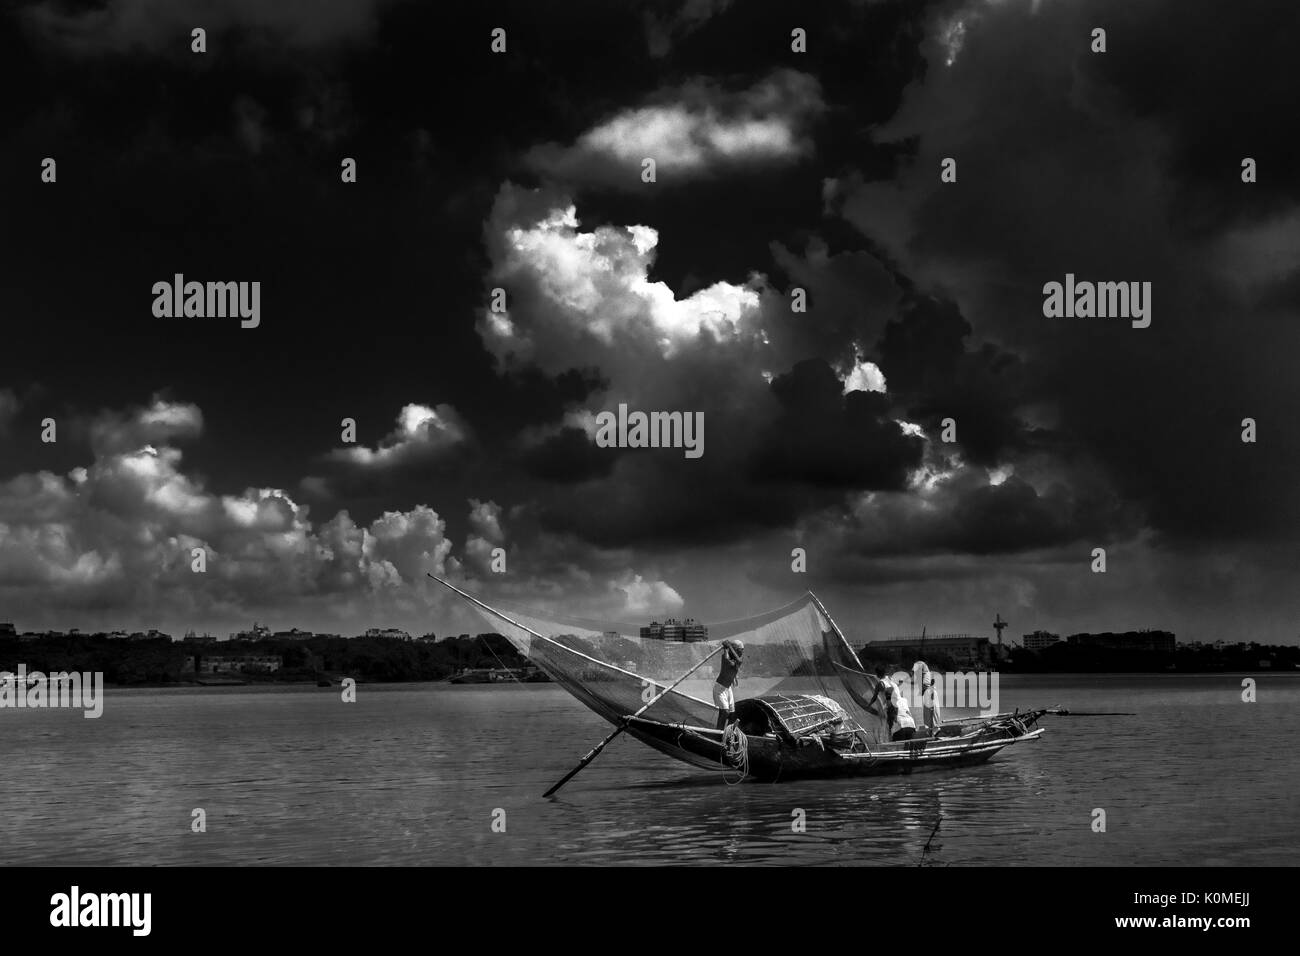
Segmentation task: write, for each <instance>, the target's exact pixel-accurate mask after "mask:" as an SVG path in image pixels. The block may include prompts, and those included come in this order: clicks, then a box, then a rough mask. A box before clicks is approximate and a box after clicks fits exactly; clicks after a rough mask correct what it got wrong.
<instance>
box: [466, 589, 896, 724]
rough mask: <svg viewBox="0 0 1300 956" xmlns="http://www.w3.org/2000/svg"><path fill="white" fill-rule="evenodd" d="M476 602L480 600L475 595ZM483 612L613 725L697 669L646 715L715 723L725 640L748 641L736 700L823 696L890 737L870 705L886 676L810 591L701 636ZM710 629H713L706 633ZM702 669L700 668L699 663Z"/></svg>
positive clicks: (498, 609)
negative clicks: (874, 670) (880, 677)
mask: <svg viewBox="0 0 1300 956" xmlns="http://www.w3.org/2000/svg"><path fill="white" fill-rule="evenodd" d="M471 600H476V599H473V598H471ZM475 608H476V610H478V611H479V613H480V614H481V615H482V616H483V617H484V618H485V619H486V620H487V621H488V622H489V623H490V624H491V625H492V627H493V629H494V630H496V631H497V632H498V633H500V634H502V635H503V636H505V637H506V638H507V639H509V640H510V642H511V643H512V644H513V645H514V646H515V648H516V649H517V650H518V651H519V652H520V653H521V654H524V655H525V656H527V657H528V658H529V659H531V660H532V661H533V662H534V663H536V664H537V665H538V666H539V667H540V668H541V669H542V670H544V671H545V672H546V673H547V675H549V676H550V678H551V679H552V680H554V681H555V682H556V683H558V684H560V685H561V686H562V687H564V688H565V689H566V690H567V691H568V692H569V693H571V694H573V696H575V697H577V698H578V699H579V700H580V701H582V702H583V703H584V704H586V705H587V706H588V707H590V708H591V709H592V710H593V711H595V712H596V713H597V714H600V715H601V716H602V717H604V718H605V719H606V720H608V721H610V722H611V723H619V722H620V721H621V720H622V719H623V718H624V717H627V716H628V715H630V714H634V713H636V712H637V711H638V710H640V708H642V707H643V706H645V704H646V703H647V702H648V701H650V700H653V699H654V697H655V695H657V694H659V693H660V692H662V691H664V690H665V689H666V688H668V687H669V686H671V685H673V684H674V682H676V681H677V680H678V679H679V678H681V677H682V676H683V675H686V674H688V672H690V673H689V676H687V677H686V679H685V680H683V681H682V682H681V683H679V684H677V685H676V686H675V687H673V689H672V690H670V691H668V692H667V693H665V694H663V696H661V697H660V698H659V699H658V700H656V701H655V702H654V703H653V704H651V706H650V707H649V708H648V709H647V710H646V711H645V712H644V713H643V714H642V716H643V717H646V718H650V719H653V720H658V721H661V722H664V723H670V724H686V725H688V726H695V727H706V728H711V727H713V726H714V725H715V724H716V721H717V717H718V709H717V708H716V707H715V706H714V704H713V692H712V688H713V684H714V682H715V680H716V678H717V676H718V672H719V669H720V667H721V658H722V655H721V654H719V653H717V652H718V651H719V650H720V648H721V643H722V641H723V640H728V639H730V640H733V641H734V640H740V641H743V642H744V654H743V662H742V665H741V669H740V679H739V683H738V684H737V685H736V688H735V697H736V699H737V700H739V699H741V698H745V697H758V696H762V695H765V694H820V695H822V696H825V697H830V698H831V699H832V700H834V701H836V702H837V703H839V704H840V705H841V706H842V707H843V708H844V709H845V711H846V712H847V714H848V716H849V719H850V720H851V721H852V722H853V725H854V726H853V727H851V728H850V729H856V730H860V731H862V732H863V733H864V734H865V735H866V736H867V738H868V739H869V740H871V741H873V742H881V741H884V740H887V739H888V735H887V732H886V730H885V726H884V722H883V720H882V718H881V717H880V716H879V715H878V714H876V713H873V712H872V711H869V710H867V709H866V708H867V705H869V704H875V709H881V708H880V705H879V704H878V703H876V701H874V700H873V696H874V695H875V693H876V690H877V686H878V683H879V682H878V681H877V679H876V678H875V677H874V676H871V675H867V674H864V673H862V665H861V663H860V662H859V661H858V658H857V655H856V654H855V653H854V652H853V650H852V648H851V647H850V646H849V643H848V641H847V640H845V638H844V636H843V634H841V633H840V631H839V629H838V628H837V627H836V626H835V624H834V622H833V621H832V620H831V618H830V616H829V615H828V614H827V613H826V612H825V609H824V608H823V607H822V606H821V604H820V602H819V601H818V600H817V598H816V597H815V596H814V595H813V594H812V593H811V592H809V593H807V594H805V595H804V596H803V597H801V598H799V599H797V600H795V601H792V602H791V603H790V604H787V605H785V606H784V607H781V608H777V609H776V610H773V611H769V612H767V613H765V614H760V615H757V616H754V617H749V618H745V619H743V620H736V621H725V622H722V623H717V624H707V625H704V630H705V633H701V632H700V631H699V630H696V631H695V633H694V634H693V635H691V636H694V637H698V638H701V639H697V640H665V639H663V638H661V637H656V636H648V635H644V634H643V633H642V625H638V624H618V623H604V622H597V621H590V620H584V619H582V618H573V617H561V616H557V615H554V614H547V613H544V612H539V611H536V610H530V609H527V608H524V607H520V606H518V605H513V604H510V603H496V602H494V606H493V607H490V608H489V607H483V606H480V605H478V604H475ZM706 635H707V636H706ZM693 668H694V670H692V669H693Z"/></svg>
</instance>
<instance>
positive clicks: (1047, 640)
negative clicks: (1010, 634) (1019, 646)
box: [1025, 631, 1061, 652]
mask: <svg viewBox="0 0 1300 956" xmlns="http://www.w3.org/2000/svg"><path fill="white" fill-rule="evenodd" d="M1060 642H1061V635H1059V634H1049V633H1048V632H1047V631H1034V632H1033V633H1032V634H1026V635H1025V650H1027V651H1035V652H1037V651H1041V650H1042V649H1043V648H1045V647H1051V646H1052V645H1053V644H1059V643H1060Z"/></svg>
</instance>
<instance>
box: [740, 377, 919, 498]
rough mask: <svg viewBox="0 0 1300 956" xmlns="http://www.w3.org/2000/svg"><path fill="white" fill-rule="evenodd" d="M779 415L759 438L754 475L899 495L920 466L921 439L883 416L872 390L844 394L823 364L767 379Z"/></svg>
mask: <svg viewBox="0 0 1300 956" xmlns="http://www.w3.org/2000/svg"><path fill="white" fill-rule="evenodd" d="M771 387H772V394H773V396H774V397H775V398H776V400H777V402H779V403H780V406H781V411H780V414H779V415H778V417H777V418H776V420H775V422H773V424H772V425H771V427H769V428H767V429H765V430H764V431H763V432H762V438H761V440H760V443H759V448H760V450H759V451H757V453H756V459H757V463H756V469H755V471H756V477H757V478H758V479H759V480H760V481H761V480H764V479H770V478H775V479H780V480H783V481H787V482H793V483H807V484H811V485H820V486H827V487H838V488H855V489H865V488H870V489H888V490H894V489H900V488H903V487H905V486H906V484H907V479H908V476H909V474H910V473H911V472H912V470H913V469H915V468H916V467H917V466H919V465H920V464H921V455H922V445H923V442H922V441H921V439H919V438H917V437H915V436H911V435H906V434H904V433H903V430H902V428H901V427H900V426H899V425H898V423H897V422H895V421H893V420H891V419H890V418H889V417H888V412H889V405H890V403H889V400H888V399H887V398H886V397H885V396H883V395H881V394H878V393H875V392H861V391H853V392H849V393H848V394H845V393H844V383H843V382H841V381H840V379H839V378H838V377H837V376H836V375H835V372H834V371H833V370H832V369H831V367H830V366H829V365H828V364H827V363H826V362H825V360H823V359H806V360H804V361H802V362H799V363H797V364H796V365H795V366H794V368H792V369H791V370H790V371H789V372H787V373H785V374H783V375H778V376H777V377H776V378H775V379H773V380H772V386H771Z"/></svg>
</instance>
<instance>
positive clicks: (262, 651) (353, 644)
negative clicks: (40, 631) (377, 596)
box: [0, 634, 528, 684]
mask: <svg viewBox="0 0 1300 956" xmlns="http://www.w3.org/2000/svg"><path fill="white" fill-rule="evenodd" d="M430 637H432V635H430ZM205 657H278V658H279V659H280V667H279V669H278V670H276V671H274V672H271V673H266V674H255V673H254V674H250V673H242V674H240V675H239V677H241V678H242V679H246V680H267V681H309V680H319V679H321V678H322V677H326V678H330V677H335V678H337V677H351V678H353V679H354V680H357V681H361V682H371V683H382V682H400V681H436V680H444V679H446V678H448V677H451V676H453V675H455V674H457V673H459V672H460V671H462V670H465V669H471V670H473V669H480V668H501V667H510V668H516V667H523V666H525V665H526V664H527V663H528V661H527V660H526V659H525V658H524V657H522V656H521V655H520V654H519V653H517V652H516V651H515V649H514V647H513V645H511V643H510V642H509V641H508V640H506V639H505V638H504V637H502V636H501V635H500V634H478V635H474V636H471V635H469V634H461V635H459V636H457V637H445V638H443V639H441V640H418V641H403V640H399V639H394V638H390V637H335V636H328V635H317V636H314V637H308V638H302V639H296V640H292V639H277V638H262V639H258V640H230V641H218V642H214V643H198V642H189V641H173V640H172V639H171V638H169V637H158V638H151V639H147V640H129V641H128V640H120V639H115V638H110V637H108V636H107V635H102V634H71V635H63V634H59V635H48V636H42V637H37V638H35V639H31V640H23V641H19V640H18V639H17V638H14V637H6V638H0V670H9V671H13V670H15V669H16V668H17V666H18V664H19V663H23V664H26V665H27V670H28V672H29V673H30V672H32V671H42V672H44V673H51V672H59V671H82V672H84V671H92V672H101V673H103V675H104V680H105V681H106V682H107V683H110V684H176V683H184V682H187V681H190V680H193V679H194V678H195V677H196V676H199V675H197V671H198V670H199V668H198V667H196V666H195V658H198V659H200V660H202V659H203V658H205Z"/></svg>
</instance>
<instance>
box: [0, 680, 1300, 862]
mask: <svg viewBox="0 0 1300 956" xmlns="http://www.w3.org/2000/svg"><path fill="white" fill-rule="evenodd" d="M1256 679H1257V680H1258V682H1259V687H1258V692H1257V693H1258V703H1254V704H1246V703H1243V702H1242V701H1241V681H1242V677H1241V676H1233V675H1182V676H1172V675H1170V676H1150V675H1134V676H1128V675H1126V676H1111V675H1101V676H1092V675H1088V676H1084V675H1065V676H1061V675H1055V676H1054V675H1043V676H1008V675H1003V676H1002V683H1001V704H1002V708H1003V709H1011V708H1013V707H1030V706H1050V705H1053V704H1061V705H1063V706H1066V707H1069V708H1071V709H1074V710H1078V711H1133V712H1136V716H1134V717H1062V718H1046V723H1045V726H1046V727H1047V733H1046V734H1045V735H1044V736H1043V738H1042V739H1041V740H1039V741H1037V742H1034V743H1028V744H1024V745H1021V746H1016V747H1013V748H1010V749H1008V750H1005V751H1003V752H1002V754H1000V755H998V756H997V757H995V758H994V759H993V761H992V762H990V763H988V764H986V765H983V766H978V767H974V768H966V769H957V770H952V771H940V772H936V773H926V774H917V775H915V776H910V777H881V778H865V779H858V780H847V781H818V782H808V783H780V784H776V785H764V784H744V785H741V786H727V785H726V784H725V782H724V780H723V779H722V778H721V777H720V776H718V775H714V774H709V773H707V772H705V771H698V770H693V769H692V768H690V767H687V766H685V765H684V764H679V763H676V762H675V761H672V760H670V759H668V758H667V757H663V756H661V755H659V754H657V753H655V752H653V751H651V750H649V749H647V748H645V747H643V746H641V745H640V744H638V743H636V742H635V741H633V740H630V739H626V738H620V739H618V740H616V741H615V742H614V743H613V744H611V745H610V746H609V747H608V748H607V749H606V751H605V752H604V753H603V754H601V756H600V757H598V758H597V760H596V761H595V762H594V763H593V764H592V765H591V766H590V767H589V768H588V769H587V770H585V771H584V772H583V773H582V774H580V775H579V776H578V777H576V778H575V779H574V780H573V781H572V782H571V783H569V784H568V785H567V786H566V788H565V789H564V790H563V791H561V793H560V795H559V797H558V798H556V799H554V800H543V799H541V796H540V795H541V793H542V792H543V791H544V790H545V789H546V788H547V787H548V786H549V785H550V784H552V783H554V782H555V781H556V780H557V779H558V778H559V777H560V776H562V775H563V774H564V773H565V772H566V771H567V770H568V769H569V768H570V767H571V766H572V765H573V764H574V763H575V762H576V761H577V759H578V758H579V757H581V756H582V754H583V753H585V752H586V751H587V749H589V748H590V747H591V745H592V744H594V743H595V742H596V741H598V740H599V739H600V738H601V737H603V736H604V734H605V733H606V732H607V730H608V727H607V725H605V724H603V723H602V722H601V721H600V720H599V719H598V718H596V717H595V716H594V715H592V714H590V713H589V712H588V711H586V710H585V709H584V708H583V707H582V706H581V705H580V704H578V703H577V702H576V701H574V700H573V699H572V698H570V697H569V696H568V695H567V694H565V693H564V692H563V691H561V690H560V689H558V688H556V687H554V686H552V685H546V684H530V685H482V686H466V687H453V686H448V685H401V686H394V685H388V686H382V685H363V686H362V687H360V688H358V700H357V702H356V703H355V704H343V703H341V702H340V699H339V697H340V695H339V689H338V688H333V689H329V690H327V689H324V688H315V687H293V688H274V687H264V688H248V687H233V688H208V689H176V690H110V691H108V692H107V700H106V705H105V710H104V715H103V717H101V718H100V719H98V720H85V719H83V718H82V716H81V714H80V712H79V711H53V710H46V711H25V710H23V711H19V710H2V711H0V767H3V768H4V770H3V777H2V778H0V779H2V780H3V783H0V861H3V862H4V863H28V864H46V863H48V864H56V863H57V864H110V863H111V864H116V863H124V864H151V863H160V864H235V863H262V864H266V863H305V864H367V865H373V864H425V863H444V864H445V863H453V864H503V863H523V864H551V863H612V862H628V863H647V864H662V863H708V862H744V863H750V862H752V863H795V864H808V865H820V864H837V863H839V864H842V863H865V864H899V865H917V864H918V863H922V862H924V863H927V864H933V865H938V866H943V865H947V864H952V865H962V864H971V863H994V864H1025V863H1042V864H1085V865H1089V864H1105V863H1120V864H1175V865H1177V864H1186V865H1193V864H1194V865H1218V864H1228V863H1231V864H1246V865H1250V864H1265V863H1272V864H1278V863H1280V864H1294V863H1295V862H1297V860H1298V859H1300V802H1298V801H1297V797H1296V794H1297V792H1300V756H1298V755H1297V743H1296V742H1297V736H1296V735H1297V731H1298V730H1300V675H1296V674H1279V675H1262V676H1258V677H1257V678H1256ZM198 807H201V808H203V809H204V810H205V811H206V815H207V832H206V833H193V832H191V819H192V811H193V810H194V809H195V808H198ZM1094 808H1102V809H1104V810H1105V812H1106V824H1107V826H1106V832H1105V833H1095V832H1093V830H1092V826H1091V824H1092V819H1093V810H1094ZM498 809H500V810H504V811H505V822H506V832H504V833H494V832H493V831H492V826H491V824H492V820H493V815H494V811H496V810H498ZM800 810H802V811H803V815H804V818H805V819H806V828H807V829H806V832H804V833H795V832H793V831H792V827H791V823H792V820H793V819H794V817H795V814H796V811H800ZM936 822H939V831H938V833H937V834H935V835H934V837H933V839H932V840H931V839H930V838H931V834H932V832H933V831H934V827H935V824H936ZM927 840H929V841H930V851H929V853H925V852H924V847H925V845H926V843H927Z"/></svg>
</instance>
